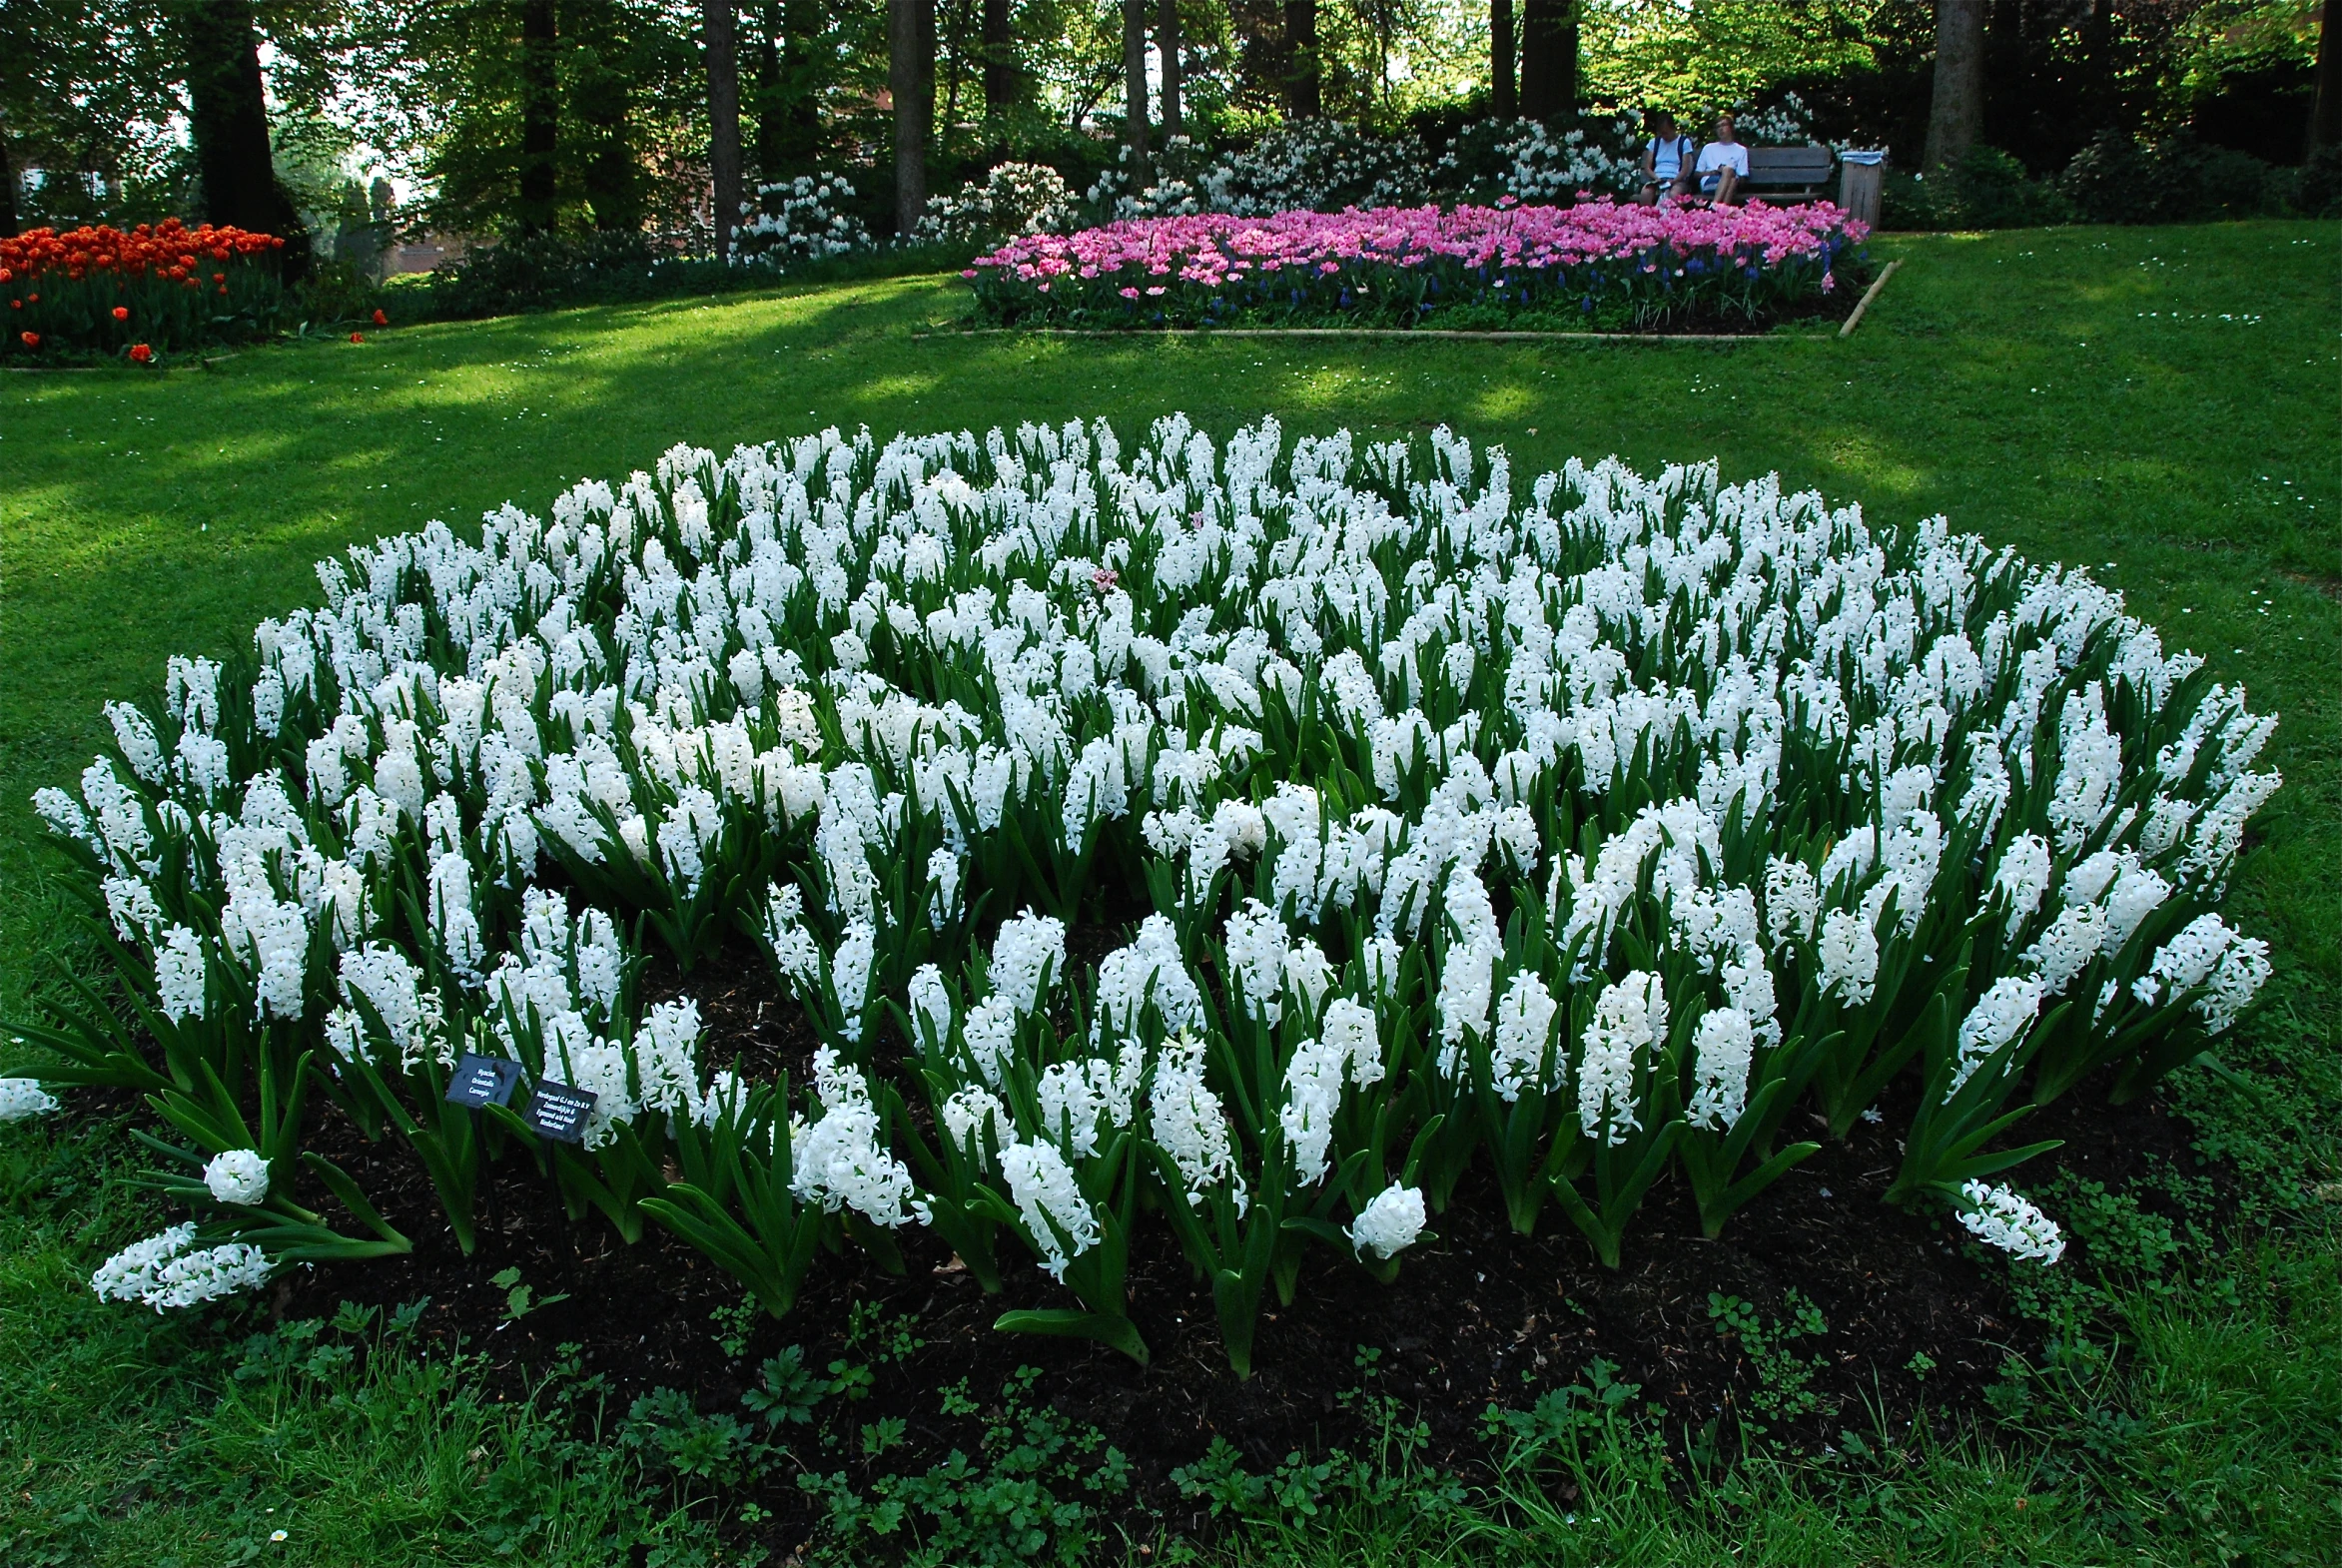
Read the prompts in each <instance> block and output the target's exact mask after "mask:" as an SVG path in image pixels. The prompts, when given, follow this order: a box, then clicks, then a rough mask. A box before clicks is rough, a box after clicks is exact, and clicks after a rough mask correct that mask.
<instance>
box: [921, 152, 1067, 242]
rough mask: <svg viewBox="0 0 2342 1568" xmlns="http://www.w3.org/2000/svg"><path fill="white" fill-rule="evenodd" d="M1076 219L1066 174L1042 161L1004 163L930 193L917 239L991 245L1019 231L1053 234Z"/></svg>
mask: <svg viewBox="0 0 2342 1568" xmlns="http://www.w3.org/2000/svg"><path fill="white" fill-rule="evenodd" d="M1074 223H1075V215H1074V193H1073V191H1072V190H1071V189H1069V188H1068V187H1067V185H1066V180H1065V176H1063V175H1061V174H1059V173H1058V172H1057V171H1056V170H1055V169H1052V168H1050V167H1049V166H1048V165H1046V164H1018V163H1008V164H1001V165H998V166H997V167H995V168H994V169H993V170H992V171H991V172H990V173H989V174H987V175H986V176H985V177H984V178H983V179H982V180H980V181H979V180H971V181H969V182H968V183H967V184H966V185H963V186H962V187H960V189H959V190H958V191H957V192H956V193H954V194H953V195H951V196H931V197H929V198H928V199H927V212H926V214H925V215H924V216H923V217H921V219H920V220H919V227H918V238H919V239H921V240H924V241H930V242H947V241H948V242H950V243H951V244H954V245H977V246H994V245H998V244H1000V243H1001V242H1002V241H1003V240H1013V239H1016V238H1017V237H1018V236H1020V235H1028V234H1053V233H1056V232H1058V231H1060V230H1063V229H1069V228H1071V227H1073V225H1074Z"/></svg>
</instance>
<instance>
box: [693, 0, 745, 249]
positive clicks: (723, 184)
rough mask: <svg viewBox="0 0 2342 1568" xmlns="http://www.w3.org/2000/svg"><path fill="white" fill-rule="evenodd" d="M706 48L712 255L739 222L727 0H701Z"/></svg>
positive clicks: (734, 22) (735, 54)
mask: <svg viewBox="0 0 2342 1568" xmlns="http://www.w3.org/2000/svg"><path fill="white" fill-rule="evenodd" d="M700 15H701V28H702V31H703V32H704V34H705V40H704V41H705V44H706V48H707V133H708V134H707V164H708V174H709V176H710V179H711V183H712V184H713V185H714V187H715V193H714V194H715V221H714V225H713V227H714V229H715V245H716V259H717V260H718V261H722V260H725V259H726V258H728V257H729V256H730V255H731V254H732V230H733V228H734V227H735V226H736V225H738V223H739V222H740V35H739V18H738V17H737V16H736V15H735V14H734V13H733V10H732V0H704V4H703V6H702V8H701V13H700Z"/></svg>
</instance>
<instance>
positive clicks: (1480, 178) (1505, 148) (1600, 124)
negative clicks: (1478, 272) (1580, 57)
mask: <svg viewBox="0 0 2342 1568" xmlns="http://www.w3.org/2000/svg"><path fill="white" fill-rule="evenodd" d="M1639 127H1640V119H1639V117H1638V116H1635V115H1632V114H1623V115H1619V116H1617V117H1616V118H1614V119H1610V120H1605V121H1597V120H1594V119H1592V118H1591V117H1589V118H1588V119H1586V120H1584V121H1583V122H1581V123H1580V124H1577V125H1573V126H1570V127H1569V128H1567V129H1566V130H1562V131H1558V132H1557V131H1554V130H1552V129H1550V128H1549V127H1547V126H1546V125H1545V124H1544V122H1542V121H1539V120H1482V121H1478V122H1476V123H1474V124H1472V125H1467V126H1465V127H1464V128H1463V129H1462V130H1461V131H1459V132H1457V133H1456V137H1455V140H1454V142H1453V143H1451V144H1450V145H1449V147H1448V149H1447V150H1446V152H1444V153H1442V154H1441V155H1440V159H1439V163H1438V165H1437V167H1436V169H1435V170H1434V172H1433V178H1434V182H1435V184H1436V185H1437V186H1438V187H1439V188H1440V189H1442V190H1457V191H1462V192H1464V193H1465V194H1467V195H1469V196H1471V197H1473V198H1475V199H1477V200H1481V201H1489V202H1494V201H1498V200H1501V199H1502V198H1504V197H1507V196H1509V197H1511V198H1512V199H1513V200H1515V201H1518V202H1527V203H1532V204H1536V205H1542V206H1565V207H1566V206H1568V205H1569V204H1570V203H1571V202H1572V201H1574V200H1575V199H1576V198H1577V196H1578V193H1580V192H1586V193H1588V194H1590V195H1594V196H1612V197H1632V196H1633V195H1634V194H1635V193H1636V192H1637V191H1639V190H1640V189H1641V188H1642V183H1643V172H1642V169H1643V165H1642V158H1643V152H1642V140H1641V131H1640V129H1639Z"/></svg>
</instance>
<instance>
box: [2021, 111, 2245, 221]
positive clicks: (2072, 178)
mask: <svg viewBox="0 0 2342 1568" xmlns="http://www.w3.org/2000/svg"><path fill="white" fill-rule="evenodd" d="M2058 186H2059V189H2061V190H2062V191H2063V192H2064V193H2065V196H2066V199H2067V200H2069V201H2071V202H2072V203H2073V206H2074V210H2075V211H2076V212H2077V213H2079V214H2080V215H2081V216H2082V217H2083V218H2085V219H2087V220H2088V221H2089V222H2091V223H2115V224H2167V223H2201V222H2204V221H2206V220H2209V219H2214V218H2242V217H2250V216H2252V215H2254V214H2257V213H2267V212H2274V211H2278V210H2280V209H2281V205H2282V203H2283V200H2284V195H2285V192H2284V185H2283V182H2281V181H2279V180H2278V179H2277V178H2276V175H2275V171H2274V170H2272V169H2270V168H2269V166H2268V165H2267V164H2264V163H2262V162H2261V161H2260V160H2259V159H2257V158H2254V157H2252V156H2251V155H2250V154H2247V153H2239V152H2232V151H2230V150H2229V149H2227V148H2225V147H2213V146H2210V145H2208V144H2206V143H2203V142H2199V141H2197V140H2196V139H2195V138H2194V137H2192V136H2190V135H2187V134H2186V133H2184V132H2182V133H2179V134H2176V135H2173V136H2169V137H2166V138H2164V139H2163V140H2161V141H2159V142H2154V143H2141V142H2135V141H2132V140H2131V139H2130V138H2129V137H2126V136H2123V135H2121V134H2119V133H2117V132H2111V131H2109V132H2107V133H2105V134H2103V135H2101V136H2100V137H2099V138H2098V139H2097V140H2096V141H2094V142H2092V143H2090V145H2089V146H2087V147H2085V148H2083V149H2082V150H2081V152H2080V153H2079V154H2077V155H2076V156H2075V158H2074V160H2073V162H2072V163H2070V164H2068V165H2067V166H2066V169H2065V173H2064V174H2063V175H2062V176H2061V177H2060V178H2059V180H2058Z"/></svg>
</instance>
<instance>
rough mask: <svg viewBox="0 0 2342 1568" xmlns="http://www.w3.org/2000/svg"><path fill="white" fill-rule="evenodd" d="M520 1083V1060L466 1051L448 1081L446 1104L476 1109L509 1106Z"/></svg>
mask: <svg viewBox="0 0 2342 1568" xmlns="http://www.w3.org/2000/svg"><path fill="white" fill-rule="evenodd" d="M519 1082H520V1064H519V1063H517V1062H513V1061H510V1060H508V1059H506V1058H504V1057H483V1056H481V1055H480V1054H479V1053H478V1052H476V1051H466V1052H464V1053H463V1060H461V1061H460V1062H457V1063H456V1064H455V1071H454V1073H453V1074H452V1075H451V1076H449V1078H448V1080H447V1104H449V1105H451V1106H469V1107H471V1108H472V1109H473V1110H474V1111H476V1110H478V1109H479V1108H480V1107H481V1106H508V1105H510V1104H511V1103H512V1091H513V1089H514V1087H515V1086H517V1085H518V1084H519Z"/></svg>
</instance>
